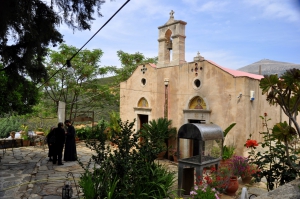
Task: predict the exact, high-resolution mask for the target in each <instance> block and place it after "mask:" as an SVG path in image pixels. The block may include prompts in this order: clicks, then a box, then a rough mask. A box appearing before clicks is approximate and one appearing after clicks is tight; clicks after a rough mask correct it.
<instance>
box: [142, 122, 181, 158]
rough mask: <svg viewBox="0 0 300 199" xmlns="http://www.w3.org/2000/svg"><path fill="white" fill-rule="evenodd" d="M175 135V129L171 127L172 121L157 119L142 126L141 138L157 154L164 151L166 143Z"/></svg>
mask: <svg viewBox="0 0 300 199" xmlns="http://www.w3.org/2000/svg"><path fill="white" fill-rule="evenodd" d="M174 135H176V128H174V127H172V120H168V119H167V118H158V119H157V120H152V121H150V122H149V123H146V124H143V127H142V129H141V136H142V137H143V139H144V141H145V142H149V144H151V145H152V147H153V148H154V149H156V152H157V153H160V152H162V151H165V150H166V149H167V148H166V141H167V139H169V138H170V137H172V136H174Z"/></svg>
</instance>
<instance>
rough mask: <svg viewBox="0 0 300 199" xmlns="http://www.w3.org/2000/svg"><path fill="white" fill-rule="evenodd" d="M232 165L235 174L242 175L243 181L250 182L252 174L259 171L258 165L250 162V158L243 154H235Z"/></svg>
mask: <svg viewBox="0 0 300 199" xmlns="http://www.w3.org/2000/svg"><path fill="white" fill-rule="evenodd" d="M232 165H233V173H234V175H236V176H240V177H241V178H242V181H243V183H250V182H251V179H252V175H253V174H255V173H256V172H257V171H258V169H257V166H256V165H254V164H251V163H249V160H248V158H245V157H242V156H234V157H233V158H232Z"/></svg>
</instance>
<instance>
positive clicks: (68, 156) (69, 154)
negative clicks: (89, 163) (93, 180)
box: [64, 120, 77, 161]
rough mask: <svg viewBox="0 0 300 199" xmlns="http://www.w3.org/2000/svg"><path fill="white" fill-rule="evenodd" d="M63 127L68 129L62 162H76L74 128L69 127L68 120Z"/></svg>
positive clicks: (69, 122)
mask: <svg viewBox="0 0 300 199" xmlns="http://www.w3.org/2000/svg"><path fill="white" fill-rule="evenodd" d="M65 125H66V126H67V127H68V129H67V133H66V143H65V152H64V161H75V160H77V152H76V142H75V137H76V132H75V128H74V126H72V125H71V121H70V120H66V121H65Z"/></svg>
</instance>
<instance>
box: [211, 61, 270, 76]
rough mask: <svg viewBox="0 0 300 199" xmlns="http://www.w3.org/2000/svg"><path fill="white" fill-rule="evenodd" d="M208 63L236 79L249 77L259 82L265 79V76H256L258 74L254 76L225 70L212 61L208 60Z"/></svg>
mask: <svg viewBox="0 0 300 199" xmlns="http://www.w3.org/2000/svg"><path fill="white" fill-rule="evenodd" d="M206 61H208V62H209V63H211V64H213V65H215V66H217V67H218V68H220V69H222V70H223V71H225V72H227V73H229V74H231V75H232V76H234V77H249V78H252V79H257V80H261V79H262V78H264V76H263V75H256V74H252V73H247V72H243V71H238V70H232V69H229V68H224V67H222V66H219V65H218V64H216V63H215V62H213V61H210V60H206Z"/></svg>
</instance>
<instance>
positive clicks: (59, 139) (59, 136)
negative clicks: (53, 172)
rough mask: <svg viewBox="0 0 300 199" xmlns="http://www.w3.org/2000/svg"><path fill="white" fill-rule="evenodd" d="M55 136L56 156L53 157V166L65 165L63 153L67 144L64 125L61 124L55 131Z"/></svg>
mask: <svg viewBox="0 0 300 199" xmlns="http://www.w3.org/2000/svg"><path fill="white" fill-rule="evenodd" d="M54 134H55V144H54V156H53V164H56V161H57V164H58V165H64V164H63V163H62V152H63V149H64V144H65V138H66V137H65V130H64V124H63V123H62V122H59V123H58V125H57V128H55V130H54Z"/></svg>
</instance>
